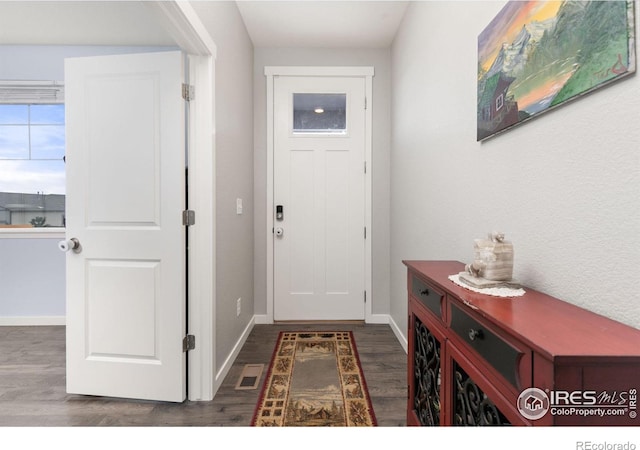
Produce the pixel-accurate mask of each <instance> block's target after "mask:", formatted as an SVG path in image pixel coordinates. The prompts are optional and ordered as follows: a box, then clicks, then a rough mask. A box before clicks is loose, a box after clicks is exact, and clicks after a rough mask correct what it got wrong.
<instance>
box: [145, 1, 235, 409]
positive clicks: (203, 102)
mask: <svg viewBox="0 0 640 450" xmlns="http://www.w3.org/2000/svg"><path fill="white" fill-rule="evenodd" d="M144 3H145V6H147V7H148V8H149V12H150V15H151V16H153V18H155V19H156V20H158V22H159V23H160V24H161V25H162V26H163V27H164V28H165V29H166V31H167V32H168V33H169V34H170V35H171V36H172V37H173V39H174V40H175V42H176V43H177V44H178V46H179V47H180V49H181V50H182V51H183V52H184V53H186V54H188V55H189V61H188V70H189V73H190V79H191V81H190V83H191V84H194V85H196V86H198V89H197V93H196V99H195V100H194V101H192V102H190V103H189V105H188V108H189V116H190V122H189V129H188V130H187V133H188V136H189V137H188V140H189V144H190V152H189V165H190V169H189V187H188V188H189V208H190V209H192V210H194V211H196V226H192V227H189V228H188V229H187V233H188V234H189V242H190V250H189V255H188V264H189V299H188V300H187V301H188V304H189V310H188V313H187V317H188V319H187V320H188V323H189V329H188V332H189V334H193V335H194V336H196V348H195V349H194V350H191V351H190V352H189V356H188V362H187V367H188V369H187V375H188V378H187V383H188V392H187V398H188V399H189V400H193V401H196V400H202V401H210V400H212V399H213V397H214V395H215V393H216V391H217V390H218V388H219V387H220V385H221V384H222V381H223V379H224V374H219V373H218V372H219V371H218V368H217V367H215V361H216V357H215V356H216V354H215V349H216V341H215V333H214V324H215V320H216V308H215V304H216V289H215V286H216V280H215V273H216V270H215V252H216V250H215V245H216V242H215V223H216V221H215V208H216V204H215V198H216V192H215V186H216V184H215V170H214V169H215V115H214V111H215V107H214V106H215V104H214V98H215V95H214V94H215V93H214V79H215V78H214V74H215V60H216V53H217V48H216V45H215V43H214V41H213V39H212V38H211V36H210V35H209V33H208V32H207V31H206V28H205V26H204V25H203V24H202V22H201V20H200V18H199V17H198V15H197V13H196V12H195V10H194V9H193V7H192V6H191V5H190V4H189V3H188V2H183V1H178V0H170V1H150V2H144ZM216 375H218V376H216Z"/></svg>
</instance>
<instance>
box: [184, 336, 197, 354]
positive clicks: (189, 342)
mask: <svg viewBox="0 0 640 450" xmlns="http://www.w3.org/2000/svg"><path fill="white" fill-rule="evenodd" d="M195 348H196V337H195V336H194V335H193V334H187V335H186V336H185V337H184V338H183V339H182V351H183V352H188V351H189V350H194V349H195Z"/></svg>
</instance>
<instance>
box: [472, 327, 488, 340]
mask: <svg viewBox="0 0 640 450" xmlns="http://www.w3.org/2000/svg"><path fill="white" fill-rule="evenodd" d="M482 338H484V333H483V332H482V330H474V329H473V328H470V329H469V339H471V340H472V341H475V340H476V339H482Z"/></svg>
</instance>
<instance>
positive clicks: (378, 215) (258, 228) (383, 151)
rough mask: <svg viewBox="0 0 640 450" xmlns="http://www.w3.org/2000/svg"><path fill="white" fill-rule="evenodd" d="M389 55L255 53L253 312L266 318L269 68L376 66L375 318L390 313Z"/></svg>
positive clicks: (331, 51)
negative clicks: (267, 73) (267, 92)
mask: <svg viewBox="0 0 640 450" xmlns="http://www.w3.org/2000/svg"><path fill="white" fill-rule="evenodd" d="M390 60H391V54H390V50H389V49H357V50H356V49H286V48H256V49H255V58H254V104H255V116H254V123H255V155H254V158H255V159H254V167H255V235H254V239H255V262H254V271H255V285H254V286H255V287H254V291H255V293H256V300H255V313H256V315H265V314H266V313H267V301H266V292H267V279H266V273H267V272H266V270H267V266H266V264H267V263H266V248H267V241H266V239H267V238H266V227H267V211H266V201H267V200H266V198H267V197H266V195H267V194H266V191H267V123H266V121H267V104H266V100H267V99H266V77H265V75H264V68H265V67H266V66H372V67H374V69H375V75H374V77H373V104H372V107H373V149H372V159H373V161H372V164H373V167H372V172H371V176H372V185H373V187H372V189H373V193H372V227H373V230H371V234H370V236H371V238H372V260H373V261H372V280H373V286H372V289H373V293H372V296H373V297H372V298H373V303H372V313H373V314H388V313H389V275H388V273H389V251H390V250H389V227H390V225H389V192H390V189H389V150H390V139H391V137H390V131H391V126H390V104H391V103H390V102H391V97H390V86H391V77H390V76H391V67H390Z"/></svg>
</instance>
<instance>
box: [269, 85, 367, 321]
mask: <svg viewBox="0 0 640 450" xmlns="http://www.w3.org/2000/svg"><path fill="white" fill-rule="evenodd" d="M273 102H274V135H273V136H274V184H273V185H274V194H273V198H274V205H276V207H275V211H274V238H273V239H274V246H273V248H274V250H273V251H274V264H273V266H274V311H273V312H274V320H362V319H364V315H365V304H364V267H365V229H364V226H365V171H364V161H365V131H366V130H365V79H364V78H362V77H306V76H301V77H297V76H280V77H276V78H275V80H274V100H273Z"/></svg>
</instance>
